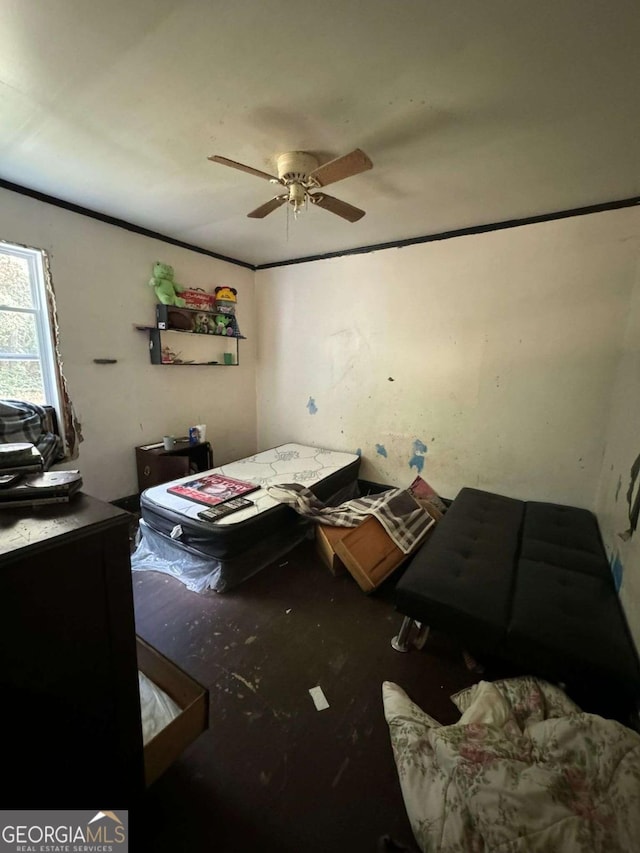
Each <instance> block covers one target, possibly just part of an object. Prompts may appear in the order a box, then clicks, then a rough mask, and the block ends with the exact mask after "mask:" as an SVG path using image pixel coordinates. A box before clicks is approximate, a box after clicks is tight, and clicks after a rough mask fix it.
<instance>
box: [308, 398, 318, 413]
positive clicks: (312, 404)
mask: <svg viewBox="0 0 640 853" xmlns="http://www.w3.org/2000/svg"><path fill="white" fill-rule="evenodd" d="M307 409H309V414H310V415H315V413H316V412H317V411H318V407H317V406H316V401H315V400H314V399H313V397H309V402H308V403H307Z"/></svg>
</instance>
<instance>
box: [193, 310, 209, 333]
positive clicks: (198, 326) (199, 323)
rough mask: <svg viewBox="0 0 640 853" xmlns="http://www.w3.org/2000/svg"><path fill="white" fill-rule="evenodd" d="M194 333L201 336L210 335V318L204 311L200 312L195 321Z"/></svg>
mask: <svg viewBox="0 0 640 853" xmlns="http://www.w3.org/2000/svg"><path fill="white" fill-rule="evenodd" d="M193 331H194V332H199V333H200V334H203V335H207V334H209V318H208V316H207V314H205V313H204V312H203V311H198V313H197V314H196V315H195V317H194V320H193Z"/></svg>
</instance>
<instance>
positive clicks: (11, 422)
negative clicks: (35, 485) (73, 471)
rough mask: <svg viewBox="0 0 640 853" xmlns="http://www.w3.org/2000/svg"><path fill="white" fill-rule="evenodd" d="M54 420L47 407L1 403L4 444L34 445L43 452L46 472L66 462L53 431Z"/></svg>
mask: <svg viewBox="0 0 640 853" xmlns="http://www.w3.org/2000/svg"><path fill="white" fill-rule="evenodd" d="M50 421H51V417H50V414H49V412H48V411H47V409H46V408H45V407H44V406H38V405H36V404H35V403H27V402H25V401H23V400H0V442H2V443H3V444H4V443H13V442H30V443H31V444H33V445H35V447H36V448H37V449H38V450H39V451H40V453H41V454H42V456H43V459H44V469H45V470H47V469H48V468H50V467H51V465H53V463H54V462H59V461H61V460H62V459H64V448H63V444H62V439H61V438H60V436H59V435H56V433H54V432H52V431H51V427H50Z"/></svg>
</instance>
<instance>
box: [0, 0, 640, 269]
mask: <svg viewBox="0 0 640 853" xmlns="http://www.w3.org/2000/svg"><path fill="white" fill-rule="evenodd" d="M639 70H640V7H638V4H637V2H636V0H629V1H628V0H615V2H612V3H606V2H604V0H536V2H531V0H528V2H527V0H484V2H480V0H457V2H456V0H323V2H310V0H296V1H295V2H294V0H228V1H227V2H222V0H219V2H212V0H191V2H188V0H108V2H97V0H47V2H42V0H2V3H1V4H0V178H3V179H4V180H6V181H11V182H15V183H18V184H21V185H24V186H26V187H30V188H33V189H37V190H39V191H41V192H43V193H47V194H50V195H53V196H56V197H58V198H61V199H64V200H66V201H70V202H74V203H76V204H80V205H83V206H85V207H87V208H91V209H93V210H97V211H101V212H103V213H106V214H108V215H110V216H113V217H118V218H121V219H125V220H127V221H129V222H133V223H135V224H137V225H140V226H143V227H145V228H148V229H152V230H154V231H157V232H160V233H161V234H165V235H169V236H171V237H174V238H177V239H179V240H183V241H185V242H188V243H193V244H196V245H198V246H202V247H204V248H207V249H210V250H212V251H214V252H217V253H220V254H223V255H228V256H231V257H233V258H238V259H241V260H243V261H247V262H250V263H255V264H262V263H269V262H272V261H279V260H284V259H289V258H297V257H303V256H308V255H315V254H319V253H326V252H335V251H341V250H345V249H349V248H354V247H358V246H365V245H371V244H378V243H384V242H389V241H394V240H402V239H407V238H411V237H419V236H423V235H428V234H435V233H439V232H443V231H447V230H451V229H458V228H464V227H468V226H475V225H480V224H483V223H491V222H496V221H502V220H507V219H513V218H521V217H527V216H532V215H536V214H544V213H549V212H552V211H559V210H564V209H569V208H575V207H580V206H585V205H592V204H599V203H602V202H608V201H612V200H618V199H624V198H629V197H632V196H637V195H640V173H639V169H638V164H639V161H640V158H639V154H640V109H639V107H640V104H639V94H638V93H639V91H640V87H639V83H640V74H639ZM356 147H360V148H362V149H363V150H364V151H366V153H367V154H368V155H369V156H370V157H371V159H372V160H373V163H374V168H373V170H372V171H370V172H366V173H364V174H361V175H357V176H354V177H351V178H349V179H347V180H345V181H343V182H340V183H337V184H334V185H332V187H331V190H330V192H331V194H332V195H335V196H337V197H339V198H342V199H344V200H345V201H348V202H350V203H351V204H354V205H356V206H358V207H361V208H364V209H365V210H366V211H367V215H366V216H365V217H364V218H363V219H362V220H360V221H359V222H357V223H353V224H352V223H349V222H346V221H344V220H342V219H340V218H338V217H337V216H334V215H332V214H330V213H327V212H326V211H324V210H320V209H317V208H313V209H310V210H309V211H308V212H307V213H306V214H305V215H304V216H303V217H302V218H300V219H299V220H298V221H297V222H293V221H291V222H288V221H287V220H288V217H287V207H288V206H285V207H282V208H280V209H279V210H277V211H275V212H274V213H272V214H271V215H270V216H269V217H267V218H266V219H264V220H254V219H248V218H247V216H246V214H247V213H248V212H249V211H250V210H253V209H254V208H256V207H257V206H258V205H260V204H262V203H263V202H265V201H267V200H268V199H269V198H270V197H271V196H272V195H274V194H275V192H274V190H273V188H272V186H271V185H270V184H269V183H267V182H266V181H261V180H259V179H258V178H256V177H253V176H250V175H247V174H245V173H243V172H239V171H236V170H234V169H229V168H226V167H224V166H220V165H217V164H214V163H210V162H209V161H208V160H207V156H208V155H210V154H222V155H224V156H226V157H229V158H231V159H234V160H239V161H241V162H243V163H247V164H249V165H251V166H254V167H257V168H258V169H263V170H265V171H268V172H273V171H275V170H276V166H275V158H276V156H277V155H278V154H279V153H281V152H283V151H290V150H306V151H312V152H315V153H316V154H318V155H319V156H320V159H321V161H322V162H324V161H326V160H330V159H333V158H334V157H337V156H339V155H341V154H345V153H347V152H348V151H350V150H352V149H353V148H356ZM287 231H288V234H287Z"/></svg>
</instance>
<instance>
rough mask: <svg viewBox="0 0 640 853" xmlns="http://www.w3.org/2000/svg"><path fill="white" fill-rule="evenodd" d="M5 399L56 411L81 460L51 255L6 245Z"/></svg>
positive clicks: (1, 250) (0, 369)
mask: <svg viewBox="0 0 640 853" xmlns="http://www.w3.org/2000/svg"><path fill="white" fill-rule="evenodd" d="M0 398H2V399H8V400H22V401H24V402H27V403H34V404H36V405H39V406H45V405H48V406H53V407H54V408H55V410H56V413H57V416H58V424H59V428H60V432H61V434H62V436H63V440H64V441H65V445H66V453H67V456H71V457H72V458H73V457H74V456H76V455H77V454H76V452H75V448H76V423H75V418H74V417H73V409H72V406H71V401H70V400H69V397H68V393H67V387H66V382H65V380H64V376H63V375H62V371H61V362H60V358H59V352H58V327H57V317H56V308H55V299H54V294H53V288H52V286H51V280H50V275H49V268H48V262H47V255H46V253H45V252H43V251H41V250H39V249H29V248H26V247H24V246H16V245H13V244H11V243H5V242H2V241H0ZM79 440H82V439H81V438H80V439H79Z"/></svg>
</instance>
